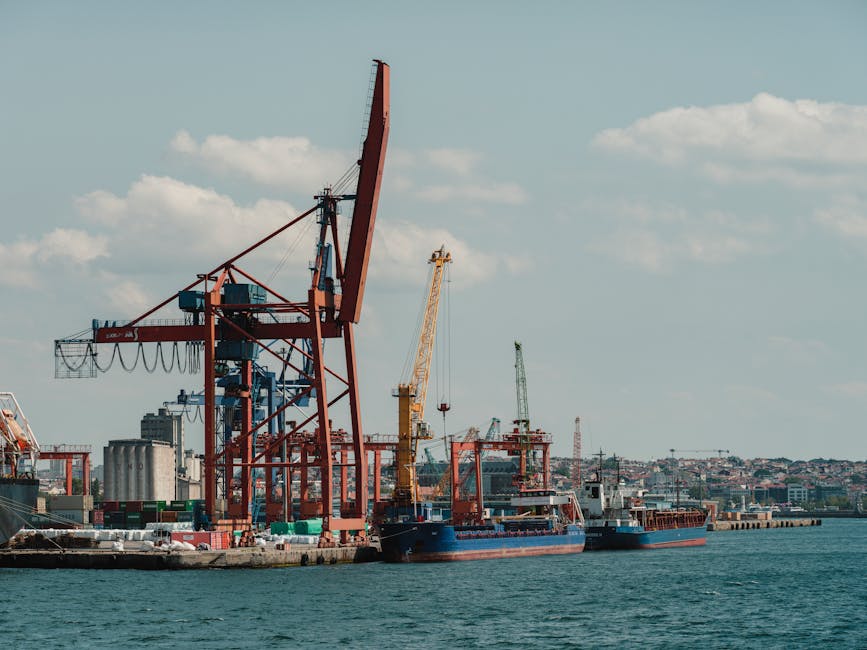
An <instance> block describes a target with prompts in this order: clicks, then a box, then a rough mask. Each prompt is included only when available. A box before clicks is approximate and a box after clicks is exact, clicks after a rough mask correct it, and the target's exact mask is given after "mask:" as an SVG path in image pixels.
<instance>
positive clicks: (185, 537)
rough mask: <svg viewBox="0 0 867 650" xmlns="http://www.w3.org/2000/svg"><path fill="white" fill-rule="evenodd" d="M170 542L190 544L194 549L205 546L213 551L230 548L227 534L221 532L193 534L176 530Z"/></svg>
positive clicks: (202, 531) (196, 532)
mask: <svg viewBox="0 0 867 650" xmlns="http://www.w3.org/2000/svg"><path fill="white" fill-rule="evenodd" d="M172 541H173V542H186V543H187V544H192V545H193V546H196V547H198V545H199V544H207V545H208V546H210V547H211V549H213V550H215V551H220V550H223V549H227V548H230V544H229V533H227V532H223V531H220V532H215V531H206V530H200V531H195V532H193V531H185V530H176V531H172Z"/></svg>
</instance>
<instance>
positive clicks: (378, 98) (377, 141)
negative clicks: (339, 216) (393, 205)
mask: <svg viewBox="0 0 867 650" xmlns="http://www.w3.org/2000/svg"><path fill="white" fill-rule="evenodd" d="M376 66H377V69H376V79H375V81H374V86H373V97H372V99H371V105H370V117H369V120H368V124H367V137H366V138H365V140H364V146H363V148H362V152H361V160H359V161H358V164H359V165H360V170H359V174H358V187H357V190H356V194H355V207H354V208H353V211H352V227H351V229H350V231H349V242H348V244H347V246H346V263H345V265H344V268H343V277H341V278H340V280H341V283H342V289H343V296H342V300H341V303H340V312H339V316H338V320H341V321H343V322H344V323H346V322H351V323H357V322H358V319H359V318H360V317H361V303H362V299H363V298H364V285H365V282H366V281H367V263H368V261H369V260H370V246H371V244H372V243H373V226H374V223H375V222H376V208H377V205H378V203H379V187H380V184H381V182H382V168H383V165H385V149H386V146H387V145H388V130H389V116H388V111H389V102H390V99H389V78H390V69H389V67H388V64H386V63H384V62H382V61H379V60H377V61H376Z"/></svg>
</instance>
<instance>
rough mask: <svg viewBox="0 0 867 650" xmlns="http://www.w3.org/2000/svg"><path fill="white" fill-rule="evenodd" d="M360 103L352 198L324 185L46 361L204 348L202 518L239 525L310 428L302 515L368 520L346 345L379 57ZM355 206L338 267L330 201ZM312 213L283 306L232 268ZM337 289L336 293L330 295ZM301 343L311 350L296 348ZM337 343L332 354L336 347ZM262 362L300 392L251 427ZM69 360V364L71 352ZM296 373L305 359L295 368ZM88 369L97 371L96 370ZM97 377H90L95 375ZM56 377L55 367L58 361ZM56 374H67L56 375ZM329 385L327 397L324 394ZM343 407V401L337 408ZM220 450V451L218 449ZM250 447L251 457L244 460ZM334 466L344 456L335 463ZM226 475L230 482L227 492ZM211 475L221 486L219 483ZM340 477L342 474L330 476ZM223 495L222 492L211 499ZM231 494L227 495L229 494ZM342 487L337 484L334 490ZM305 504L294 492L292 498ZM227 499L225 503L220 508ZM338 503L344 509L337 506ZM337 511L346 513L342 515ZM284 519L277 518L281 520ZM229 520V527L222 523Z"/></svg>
mask: <svg viewBox="0 0 867 650" xmlns="http://www.w3.org/2000/svg"><path fill="white" fill-rule="evenodd" d="M371 91H372V96H371V97H370V98H369V101H370V104H369V118H368V122H367V132H366V137H365V140H364V143H363V146H362V151H361V158H360V160H359V161H358V170H357V172H358V182H357V186H356V191H355V194H354V195H336V194H333V193H332V191H331V189H330V188H326V189H325V190H324V191H323V192H322V194H321V195H319V196H317V197H315V198H316V199H317V200H318V202H317V204H316V205H314V206H313V207H312V208H310V209H309V210H307V211H306V212H304V213H303V214H301V215H299V216H298V217H296V218H295V219H293V220H292V221H290V222H289V223H287V224H286V225H284V226H282V227H280V228H278V229H277V230H275V231H274V232H272V233H271V234H269V235H267V236H266V237H264V238H262V239H261V240H259V241H258V242H256V243H255V244H253V245H252V246H249V247H248V248H246V249H245V250H243V251H242V252H240V253H239V254H237V255H235V256H234V257H232V258H230V259H228V260H226V261H225V262H223V263H222V264H220V265H219V266H217V267H215V268H214V269H213V270H211V271H210V272H208V273H204V274H201V275H199V276H197V279H196V280H195V281H193V282H191V283H190V284H188V285H187V286H186V287H184V288H183V289H182V290H181V291H179V292H177V293H175V294H173V295H172V296H170V297H169V298H167V299H166V300H164V301H163V302H162V303H160V304H159V305H157V306H156V307H154V308H153V309H150V310H149V311H147V312H145V313H144V314H142V315H141V316H139V317H138V318H136V319H134V320H132V321H130V322H128V323H123V324H118V323H116V322H111V323H104V324H100V323H99V322H98V321H94V324H93V336H92V338H91V339H82V338H77V339H64V340H59V341H55V359H56V362H57V359H61V360H62V362H63V364H65V366H66V369H67V370H69V369H72V370H73V371H74V370H77V369H78V368H81V367H85V368H90V369H92V368H93V367H94V366H96V351H97V346H98V345H99V344H119V343H133V344H140V343H147V342H157V343H161V342H175V343H177V342H187V343H188V344H189V343H192V344H197V345H203V347H204V363H203V372H204V385H205V396H204V401H205V408H204V413H205V422H204V424H205V458H204V483H205V507H206V511H207V513H208V515H209V517H210V518H211V521H212V522H215V521H220V520H223V522H224V523H223V524H222V525H224V526H226V527H229V526H231V527H234V528H237V527H239V526H243V525H245V524H246V526H247V527H248V526H249V524H250V520H251V512H250V502H251V500H252V498H253V495H254V493H253V483H252V470H253V468H265V470H266V472H269V471H270V470H271V468H274V467H278V468H283V469H284V472H285V471H287V470H288V471H293V470H295V469H298V468H300V467H301V464H300V463H292V462H290V458H283V457H282V456H281V451H280V450H281V445H282V443H283V441H284V439H293V438H297V435H298V434H299V433H300V432H301V431H302V429H303V427H305V426H307V425H308V424H310V423H314V426H315V445H313V449H312V450H311V453H312V456H313V461H312V463H304V468H303V471H307V469H308V468H309V466H310V465H311V464H312V466H313V467H315V468H317V469H318V470H319V474H320V481H321V496H320V497H319V498H318V503H317V504H315V506H316V507H313V508H309V507H308V508H307V512H308V514H319V515H321V516H322V518H323V530H324V531H325V532H324V533H323V534H324V536H325V537H327V538H329V539H330V537H331V532H332V531H342V533H341V536H342V537H343V538H346V537H347V534H346V531H350V530H360V531H363V530H364V523H365V518H366V515H367V490H368V485H367V476H368V472H367V455H366V452H365V448H364V437H363V435H362V430H361V415H360V407H359V390H358V378H357V372H356V358H355V339H354V331H353V325H354V324H355V323H358V321H359V318H360V316H361V305H362V299H363V296H364V285H365V280H366V277H367V267H368V261H369V258H370V247H371V243H372V239H373V228H374V223H375V220H376V209H377V204H378V201H379V190H380V183H381V180H382V170H383V165H384V163H385V153H386V145H387V141H388V131H389V67H388V65H387V64H386V63H384V62H382V61H378V60H377V61H376V62H375V77H374V82H373V84H372V87H371ZM352 199H354V201H355V205H354V208H353V213H352V225H351V229H350V231H349V237H348V241H347V243H346V247H345V259H344V258H342V256H341V251H342V250H344V249H343V248H342V247H341V242H340V240H339V237H338V232H339V230H338V223H337V220H338V210H337V204H338V202H340V201H343V200H352ZM314 213H315V214H317V215H318V224H319V228H318V239H317V246H316V260H315V263H314V265H313V273H312V275H313V277H312V282H311V284H310V286H309V288H308V290H307V295H306V297H305V298H303V299H302V300H297V301H293V300H289V299H288V298H286V297H284V295H283V294H281V293H280V292H278V291H277V290H275V289H273V288H272V287H269V286H267V285H266V284H265V283H263V282H261V281H259V280H257V279H256V278H255V277H254V276H253V275H251V274H250V273H248V272H246V271H244V270H243V269H242V268H241V267H240V266H239V265H238V264H239V261H240V260H241V259H242V258H244V257H246V256H248V255H250V254H251V253H254V252H255V251H256V250H257V249H258V248H260V247H261V246H262V245H264V244H265V243H266V242H269V241H271V240H272V239H274V238H275V237H277V236H278V235H280V234H281V233H283V232H285V231H286V230H288V229H289V228H292V227H293V226H295V225H296V224H298V223H300V222H302V221H303V220H304V219H305V218H308V217H309V216H310V215H312V214H314ZM331 251H334V267H335V274H334V277H331V275H330V273H329V269H330V267H331ZM338 289H339V290H338ZM176 298H177V299H178V303H179V307H180V309H181V310H182V311H184V312H186V318H185V320H184V321H177V322H166V321H159V322H154V321H148V320H146V319H147V318H148V317H149V316H151V315H153V314H154V313H155V312H157V311H158V310H160V309H162V308H163V307H166V306H167V305H168V304H169V303H171V302H172V301H174V300H175V299H176ZM299 339H307V340H309V341H310V343H311V345H310V347H309V348H308V349H309V350H310V352H309V353H308V352H306V351H305V350H304V349H302V347H303V346H302V345H299V344H296V343H295V342H294V341H298V340H299ZM325 339H341V340H342V342H343V345H342V349H341V350H340V351H339V352H338V353H337V354H335V355H333V356H334V357H336V359H335V361H337V363H338V364H339V365H338V366H337V367H342V368H343V369H345V371H344V374H341V373H340V372H337V371H335V370H333V369H332V365H326V358H325V351H324V347H323V341H324V340H325ZM274 341H276V342H278V346H282V347H284V348H285V347H287V346H288V347H291V348H292V349H294V351H295V352H297V353H299V354H300V355H301V356H303V357H304V358H306V359H308V360H310V361H311V362H312V363H311V364H309V367H310V368H311V369H310V370H309V372H304V371H303V370H302V369H301V368H298V367H296V366H295V365H294V364H293V363H291V362H290V361H289V359H288V357H287V358H283V357H282V356H281V355H279V354H278V353H277V352H275V351H274V349H272V348H275V347H278V346H272V345H270V344H271V343H272V342H274ZM335 347H336V346H335ZM259 354H262V355H264V356H266V357H271V358H272V359H273V360H274V361H275V362H276V363H279V364H281V366H279V367H280V368H282V369H286V368H290V369H291V370H292V371H293V372H297V373H299V374H300V375H301V376H302V377H304V378H305V379H307V380H308V381H309V386H307V387H306V389H305V390H303V391H300V392H299V393H298V394H297V395H296V396H295V398H294V399H292V400H290V401H288V402H287V403H285V404H283V406H281V407H280V408H277V409H275V410H274V411H273V412H272V413H269V414H268V416H267V417H266V418H265V419H264V420H262V421H261V422H259V423H258V424H256V425H255V426H254V425H253V417H252V413H253V409H252V399H251V392H250V387H251V385H252V366H253V361H254V360H255V359H256V358H258V355H259ZM76 355H77V356H76ZM70 358H76V359H78V360H79V365H77V366H76V367H75V368H73V367H72V366H71V365H70V363H69V360H70ZM226 362H234V363H236V364H237V366H238V368H239V370H240V377H241V382H240V385H238V386H236V387H234V388H233V392H232V395H233V396H234V397H237V398H239V404H240V407H239V409H240V416H241V417H240V418H239V420H240V421H239V428H238V429H237V431H236V432H235V431H233V434H232V436H231V439H230V440H223V441H218V440H217V439H216V423H215V381H216V379H217V377H218V376H219V374H218V372H217V368H218V367H220V366H222V365H225V363H226ZM302 365H303V363H302ZM97 367H98V366H97ZM93 373H94V374H95V371H93ZM56 374H58V372H57V365H56ZM58 376H70V375H69V374H65V375H64V374H60V375H58ZM335 385H336V386H337V388H336V390H334V391H332V390H329V387H330V386H331V387H333V386H335ZM314 392H315V400H316V412H315V413H313V414H312V415H311V416H310V417H308V418H307V419H306V420H304V421H301V422H298V423H291V424H292V426H291V430H282V427H281V432H280V433H279V434H278V435H275V436H266V438H267V442H266V443H265V445H264V446H263V447H262V448H259V447H257V446H256V445H255V443H256V440H257V438H258V437H259V435H260V434H261V433H263V432H262V431H260V430H261V429H262V428H263V427H264V426H267V423H268V422H269V421H270V420H271V419H272V418H278V417H279V418H283V419H285V417H286V414H285V411H286V409H288V408H290V407H291V406H292V405H293V404H294V403H295V401H297V400H298V399H299V398H300V397H301V396H303V395H308V396H309V395H312V394H313V393H314ZM344 399H345V400H347V401H348V408H349V416H350V423H349V424H350V433H351V445H352V456H353V458H352V460H351V462H349V461H347V462H340V463H336V462H335V455H336V453H337V450H336V449H334V448H333V446H332V435H331V428H332V427H331V419H330V417H329V409H330V408H332V407H333V406H334V405H335V404H336V403H337V402H339V401H341V400H344ZM344 403H345V402H344ZM221 444H222V448H220V445H221ZM254 448H255V449H256V452H255V453H254ZM341 461H342V458H341ZM347 463H348V465H349V466H350V467H354V474H355V476H354V493H355V499H354V502H351V504H350V506H351V507H348V508H345V509H344V508H342V509H341V510H342V512H341V516H338V517H335V516H332V512H333V505H332V504H333V497H334V494H335V484H334V478H335V477H334V473H335V472H334V470H335V467H337V466H341V469H342V466H344V465H346V464H347ZM236 469H237V470H238V473H239V474H240V485H239V486H235V485H233V483H234V482H235V481H234V479H233V477H234V475H235V473H236ZM218 475H221V476H222V485H221V486H218ZM345 475H346V472H344V471H341V472H340V476H345ZM218 487H222V494H218ZM236 487H237V488H238V489H237V490H236V489H235V488H236ZM345 488H346V486H340V492H341V493H342V492H344V491H345ZM302 498H304V495H302ZM224 500H225V501H224ZM341 505H343V504H341ZM344 510H345V512H346V514H347V515H348V516H343V514H344V513H343V511H344ZM284 514H286V513H284ZM227 520H231V521H227Z"/></svg>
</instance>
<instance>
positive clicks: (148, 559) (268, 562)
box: [0, 546, 380, 571]
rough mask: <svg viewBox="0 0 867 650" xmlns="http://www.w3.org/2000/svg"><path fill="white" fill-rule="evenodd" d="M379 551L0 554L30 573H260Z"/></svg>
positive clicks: (371, 558)
mask: <svg viewBox="0 0 867 650" xmlns="http://www.w3.org/2000/svg"><path fill="white" fill-rule="evenodd" d="M379 559H380V558H379V552H378V550H377V549H376V548H374V547H371V546H345V547H336V548H317V547H314V546H311V547H309V548H303V547H299V548H291V549H288V550H279V549H274V548H231V549H225V550H220V551H176V550H173V551H160V550H151V551H142V550H128V551H127V550H124V551H113V550H109V549H62V550H57V549H54V550H45V549H38V550H31V549H11V550H2V551H0V567H2V568H22V569H23V568H31V569H140V570H145V571H160V570H185V569H263V568H274V567H300V566H310V565H323V564H338V563H356V562H375V561H377V560H379Z"/></svg>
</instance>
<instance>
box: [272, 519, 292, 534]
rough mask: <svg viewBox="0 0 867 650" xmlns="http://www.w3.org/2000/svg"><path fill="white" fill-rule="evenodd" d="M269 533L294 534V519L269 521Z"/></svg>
mask: <svg viewBox="0 0 867 650" xmlns="http://www.w3.org/2000/svg"><path fill="white" fill-rule="evenodd" d="M271 534H272V535H294V534H295V522H294V521H274V522H271Z"/></svg>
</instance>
